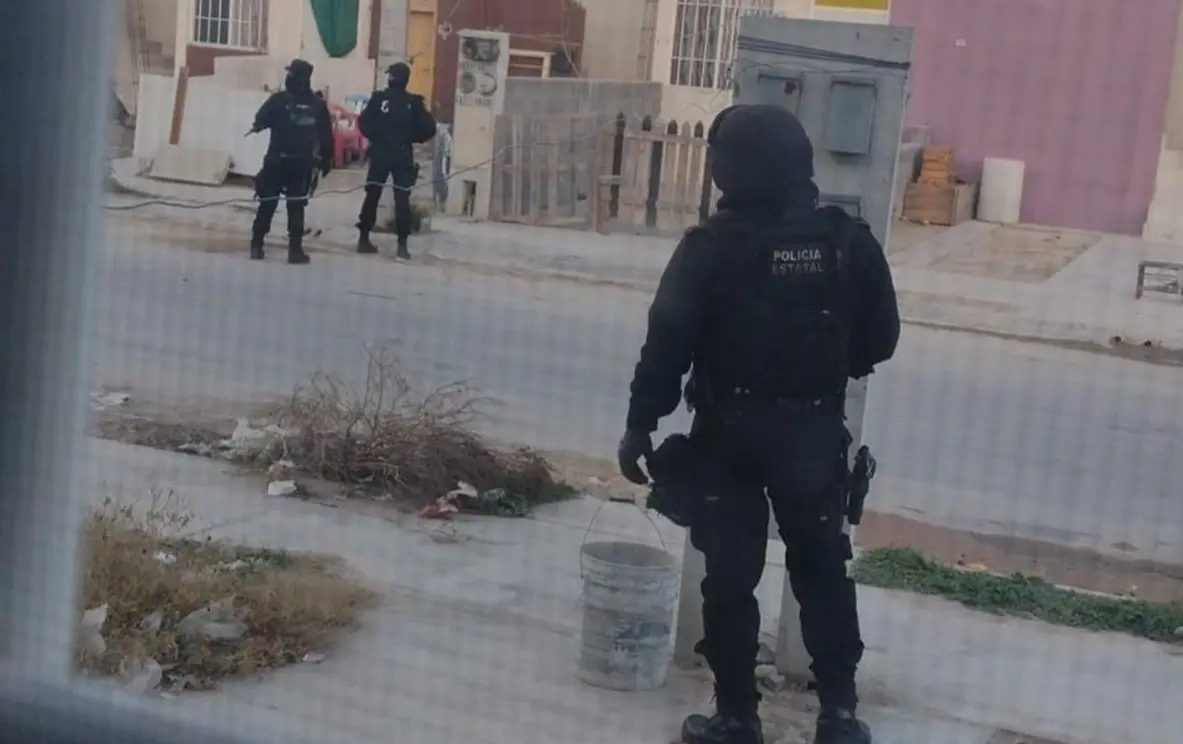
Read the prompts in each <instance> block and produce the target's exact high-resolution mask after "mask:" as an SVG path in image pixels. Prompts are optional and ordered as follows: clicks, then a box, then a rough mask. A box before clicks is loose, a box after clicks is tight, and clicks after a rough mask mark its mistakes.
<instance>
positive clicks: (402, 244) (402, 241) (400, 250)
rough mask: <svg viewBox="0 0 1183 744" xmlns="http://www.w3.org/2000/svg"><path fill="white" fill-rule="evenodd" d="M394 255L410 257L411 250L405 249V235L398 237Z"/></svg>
mask: <svg viewBox="0 0 1183 744" xmlns="http://www.w3.org/2000/svg"><path fill="white" fill-rule="evenodd" d="M396 255H398V257H399V258H410V257H411V252H410V251H408V250H407V239H406V237H405V236H404V237H401V238H399V239H398V253H397V254H396Z"/></svg>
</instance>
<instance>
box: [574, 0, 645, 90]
mask: <svg viewBox="0 0 1183 744" xmlns="http://www.w3.org/2000/svg"><path fill="white" fill-rule="evenodd" d="M646 1H647V0H581V2H582V3H583V7H584V9H586V10H587V20H586V22H585V25H584V32H583V40H584V47H583V59H582V62H583V65H582V67H581V70H580V72H582V73H583V76H584V77H588V78H605V79H609V80H637V79H639V78H638V75H637V62H638V58H639V57H640V55H641V43H642V37H643V34H642V26H643V23H644V16H645V4H646Z"/></svg>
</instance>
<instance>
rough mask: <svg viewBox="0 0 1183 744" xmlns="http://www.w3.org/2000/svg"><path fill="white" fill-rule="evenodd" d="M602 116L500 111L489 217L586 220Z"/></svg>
mask: <svg viewBox="0 0 1183 744" xmlns="http://www.w3.org/2000/svg"><path fill="white" fill-rule="evenodd" d="M602 121H603V117H596V116H549V115H538V116H534V115H522V114H503V115H501V116H498V117H497V119H496V121H495V122H494V125H493V137H494V150H493V152H494V159H493V163H492V171H493V173H492V179H493V183H492V186H491V202H492V203H491V205H490V208H489V217H490V219H494V220H500V221H503V222H520V223H524V224H528V225H551V226H561V225H587V224H590V222H591V219H592V208H591V200H592V194H593V191H594V186H595V182H596V174H595V165H596V148H597V146H598V140H599V133H600V131H601V127H602V124H601V122H602Z"/></svg>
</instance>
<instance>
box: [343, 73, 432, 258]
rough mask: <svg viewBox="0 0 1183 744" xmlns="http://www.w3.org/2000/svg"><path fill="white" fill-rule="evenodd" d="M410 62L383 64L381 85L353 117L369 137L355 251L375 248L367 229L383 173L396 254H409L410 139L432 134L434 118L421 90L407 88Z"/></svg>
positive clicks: (374, 216) (413, 168)
mask: <svg viewBox="0 0 1183 744" xmlns="http://www.w3.org/2000/svg"><path fill="white" fill-rule="evenodd" d="M410 80H411V68H410V67H409V66H408V65H407V64H406V63H405V62H395V63H394V64H393V65H391V66H390V67H389V68H387V70H386V90H380V91H375V92H374V94H373V95H372V96H370V100H369V101H368V102H367V103H366V107H365V109H364V110H363V111H362V112H361V116H360V117H358V128H359V129H361V133H362V135H363V136H364V137H365V138H366V139H368V140H369V141H370V149H369V156H370V167H369V170H368V171H367V172H366V188H365V191H366V196H365V199H364V200H363V201H362V205H361V213H360V214H358V217H357V230H358V238H357V252H358V253H377V252H378V248H377V247H376V246H375V245H374V244H373V243H371V242H370V232H371V231H372V230H373V229H374V223H375V222H377V220H378V202H379V200H380V199H381V198H382V189H384V188H385V187H386V181H387V180H388V179H389V180H390V181H391V182H392V183H393V185H394V231H395V234H396V235H397V236H398V257H399V258H410V257H411V254H410V252H409V251H408V250H407V239H408V237H409V236H410V234H411V189H412V188H413V187H414V186H415V181H416V180H418V178H419V166H418V165H417V164H416V163H415V152H414V145H417V144H421V143H423V142H427V141H429V140H430V139H431V138H432V137H434V136H435V130H436V123H435V118H434V117H432V115H431V114H430V113H428V111H427V107H426V106H425V105H424V104H423V96H420V95H416V94H414V93H410V92H408V91H407V83H409V82H410Z"/></svg>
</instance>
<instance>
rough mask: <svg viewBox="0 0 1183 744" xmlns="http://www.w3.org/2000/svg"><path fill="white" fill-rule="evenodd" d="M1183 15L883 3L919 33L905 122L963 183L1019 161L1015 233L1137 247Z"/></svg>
mask: <svg viewBox="0 0 1183 744" xmlns="http://www.w3.org/2000/svg"><path fill="white" fill-rule="evenodd" d="M1180 4H1181V2H1180V0H892V3H891V23H892V24H893V25H900V26H911V27H913V28H914V29H915V47H914V53H913V71H912V97H911V100H910V101H909V103H908V112H907V122H908V124H927V125H928V126H930V127H931V128H932V134H933V141H934V143H940V144H947V145H951V146H953V147H955V148H956V150H957V160H958V168H959V169H960V170H961V171H962V172H964V173H966V174H968V175H971V176H973V177H976V176H977V174H979V173H980V172H981V163H982V159H983V158H984V157H1005V158H1016V159H1019V160H1024V161H1026V163H1027V175H1026V182H1025V183H1024V187H1023V211H1022V219H1023V221H1024V222H1031V223H1039V224H1046V225H1058V226H1066V227H1073V228H1079V229H1087V230H1103V231H1106V232H1116V233H1128V234H1139V233H1140V232H1141V230H1142V224H1143V222H1144V221H1145V219H1146V210H1147V209H1148V208H1149V205H1150V200H1151V198H1152V196H1153V192H1154V176H1155V171H1156V169H1157V167H1158V154H1159V150H1160V147H1161V144H1162V133H1163V122H1164V118H1165V112H1166V101H1167V89H1168V85H1169V82H1170V74H1171V61H1172V58H1173V53H1174V45H1175V35H1176V33H1175V32H1176V28H1177V25H1176V20H1177V18H1178V14H1179V11H1180ZM959 40H964V45H963V44H962V43H961V41H959Z"/></svg>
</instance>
